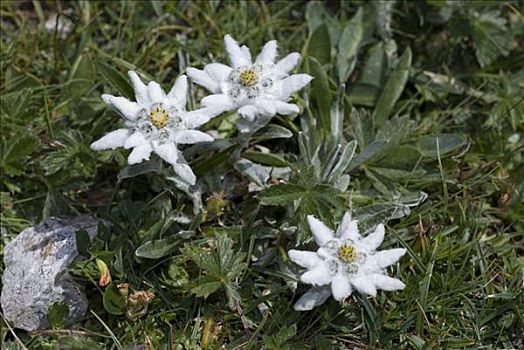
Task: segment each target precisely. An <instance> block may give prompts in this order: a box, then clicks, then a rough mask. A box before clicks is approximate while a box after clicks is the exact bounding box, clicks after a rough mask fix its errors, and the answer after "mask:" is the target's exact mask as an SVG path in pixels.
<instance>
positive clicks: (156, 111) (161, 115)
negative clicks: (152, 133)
mask: <svg viewBox="0 0 524 350" xmlns="http://www.w3.org/2000/svg"><path fill="white" fill-rule="evenodd" d="M148 117H149V121H150V122H151V123H153V124H154V125H155V126H156V127H157V128H163V127H164V126H166V125H167V121H168V119H169V113H167V111H166V110H165V109H163V108H160V107H155V108H153V109H152V110H151V111H150V112H149V116H148Z"/></svg>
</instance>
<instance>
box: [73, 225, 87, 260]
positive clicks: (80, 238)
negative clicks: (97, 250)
mask: <svg viewBox="0 0 524 350" xmlns="http://www.w3.org/2000/svg"><path fill="white" fill-rule="evenodd" d="M75 240H76V250H77V251H78V253H80V255H83V256H86V257H87V256H89V246H91V238H90V237H89V234H88V233H87V231H86V230H77V231H76V232H75Z"/></svg>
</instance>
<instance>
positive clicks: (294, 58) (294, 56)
mask: <svg viewBox="0 0 524 350" xmlns="http://www.w3.org/2000/svg"><path fill="white" fill-rule="evenodd" d="M299 60H300V54H299V53H298V52H292V53H290V54H289V55H287V56H286V57H284V58H283V59H281V60H280V61H278V63H277V64H276V67H275V68H276V69H277V70H279V71H280V72H282V73H285V74H287V73H289V72H290V71H291V70H292V69H293V68H295V66H296V65H297V64H298V61H299Z"/></svg>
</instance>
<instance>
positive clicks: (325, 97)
mask: <svg viewBox="0 0 524 350" xmlns="http://www.w3.org/2000/svg"><path fill="white" fill-rule="evenodd" d="M305 67H306V71H307V73H309V74H310V75H311V76H313V77H314V79H313V81H312V82H311V85H310V90H311V94H310V96H311V99H312V100H313V101H314V102H315V104H316V106H317V113H318V116H317V117H318V121H319V124H318V126H320V128H321V130H324V131H325V133H326V135H329V133H331V125H330V124H331V123H330V116H329V112H330V108H331V99H332V96H331V92H330V90H329V80H328V76H327V74H326V72H325V70H324V69H323V68H322V66H321V65H320V63H319V62H318V61H317V60H316V59H315V58H313V57H308V58H307V59H306V61H305Z"/></svg>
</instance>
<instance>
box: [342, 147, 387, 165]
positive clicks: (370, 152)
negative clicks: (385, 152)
mask: <svg viewBox="0 0 524 350" xmlns="http://www.w3.org/2000/svg"><path fill="white" fill-rule="evenodd" d="M387 143H388V141H386V140H377V141H373V142H372V143H371V144H370V145H369V146H367V147H366V148H364V150H363V151H362V152H361V153H360V154H359V155H358V156H357V157H355V158H354V159H352V160H351V162H350V163H349V166H348V167H347V171H351V170H353V169H355V168H356V167H358V166H360V165H362V164H364V162H366V161H367V160H369V159H371V158H373V156H375V155H376V154H377V153H378V152H379V151H381V150H382V149H383V148H384V147H385V146H386V145H387Z"/></svg>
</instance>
